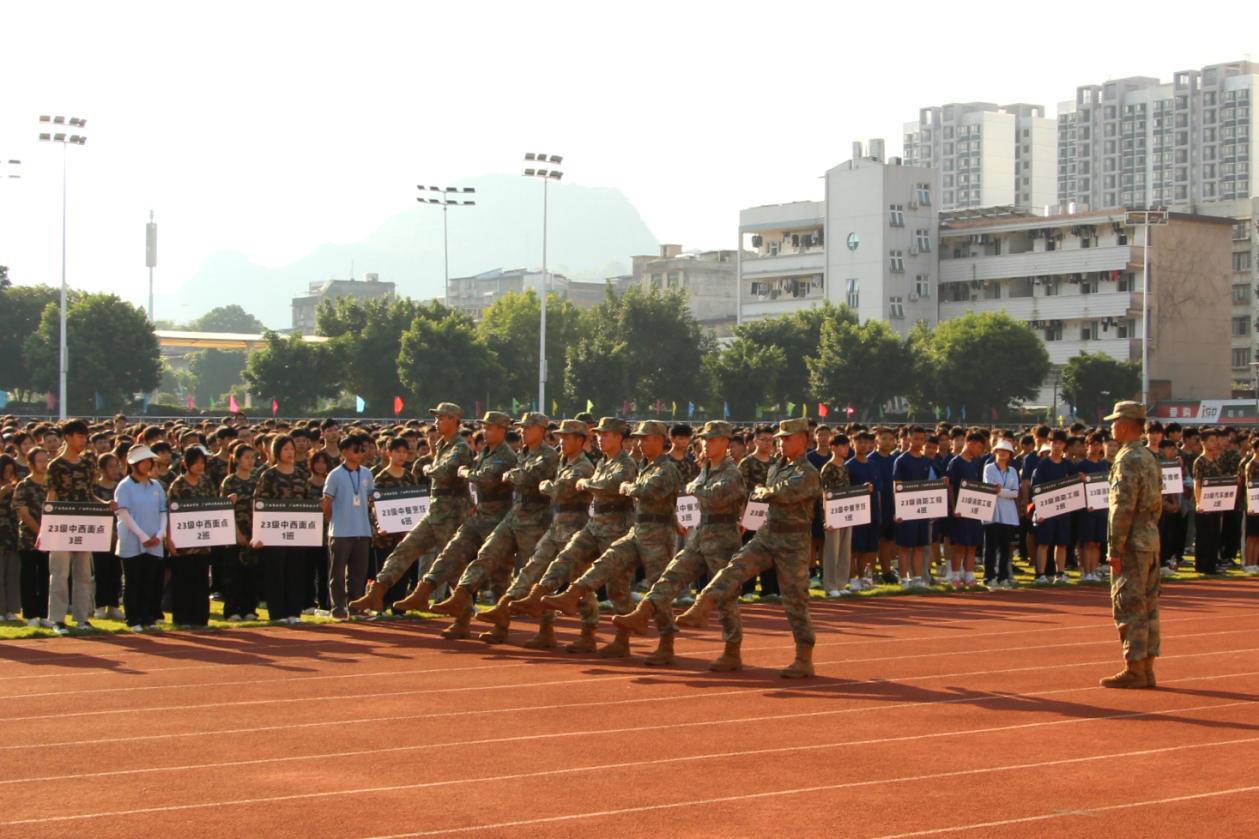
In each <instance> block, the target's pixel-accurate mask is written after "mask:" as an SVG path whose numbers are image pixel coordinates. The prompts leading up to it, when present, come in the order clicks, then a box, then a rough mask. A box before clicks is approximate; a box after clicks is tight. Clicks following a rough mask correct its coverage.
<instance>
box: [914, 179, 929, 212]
mask: <svg viewBox="0 0 1259 839" xmlns="http://www.w3.org/2000/svg"><path fill="white" fill-rule="evenodd" d="M914 199H915V200H916V201H917V202H918V203H919V204H921V205H922V206H924V207H930V206H931V185H930V184H917V185H915V187H914Z"/></svg>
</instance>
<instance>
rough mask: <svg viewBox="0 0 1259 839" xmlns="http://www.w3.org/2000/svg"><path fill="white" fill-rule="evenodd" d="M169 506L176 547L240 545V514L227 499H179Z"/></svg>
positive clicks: (172, 538) (171, 537) (171, 533)
mask: <svg viewBox="0 0 1259 839" xmlns="http://www.w3.org/2000/svg"><path fill="white" fill-rule="evenodd" d="M168 507H169V516H170V519H169V521H170V539H171V542H173V543H174V544H175V547H176V548H208V547H213V546H215V545H235V544H236V512H235V510H234V509H233V507H232V502H231V501H228V500H227V499H226V498H182V499H175V500H172V501H171V502H170V503H169V505H168Z"/></svg>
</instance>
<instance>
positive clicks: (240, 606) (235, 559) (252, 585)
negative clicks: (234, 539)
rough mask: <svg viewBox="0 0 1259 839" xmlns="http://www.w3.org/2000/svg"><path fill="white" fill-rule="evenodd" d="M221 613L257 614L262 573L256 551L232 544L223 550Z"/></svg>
mask: <svg viewBox="0 0 1259 839" xmlns="http://www.w3.org/2000/svg"><path fill="white" fill-rule="evenodd" d="M221 567H222V569H223V615H224V617H231V616H232V615H240V616H241V617H242V618H243V617H244V616H245V615H249V614H257V612H258V598H259V592H260V591H261V590H262V585H261V583H262V573H261V568H260V567H259V565H258V552H257V551H255V550H254V549H252V548H242V547H240V546H239V545H234V546H232V547H230V548H224V550H223V563H222V566H221Z"/></svg>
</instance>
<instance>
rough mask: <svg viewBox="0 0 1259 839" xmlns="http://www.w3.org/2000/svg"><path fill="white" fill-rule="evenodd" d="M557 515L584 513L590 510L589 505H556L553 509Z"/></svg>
mask: <svg viewBox="0 0 1259 839" xmlns="http://www.w3.org/2000/svg"><path fill="white" fill-rule="evenodd" d="M551 509H552V510H554V511H555V512H557V513H584V512H586V511H587V510H589V509H590V505H589V504H556V505H555V506H554V507H552V508H551Z"/></svg>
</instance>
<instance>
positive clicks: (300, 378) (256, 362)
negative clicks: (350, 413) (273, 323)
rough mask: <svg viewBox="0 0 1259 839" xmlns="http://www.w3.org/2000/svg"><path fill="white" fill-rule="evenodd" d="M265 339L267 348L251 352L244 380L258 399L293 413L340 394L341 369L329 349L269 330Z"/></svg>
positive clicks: (294, 336)
mask: <svg viewBox="0 0 1259 839" xmlns="http://www.w3.org/2000/svg"><path fill="white" fill-rule="evenodd" d="M263 337H264V339H265V340H266V346H264V347H263V348H262V349H259V350H255V351H254V352H252V353H250V354H249V360H248V362H247V363H246V364H245V372H244V379H245V382H246V383H247V384H248V385H249V386H250V388H251V389H252V390H253V393H254V395H255V396H258V397H261V398H262V399H264V400H271V399H274V400H275V401H276V402H278V403H279V406H280V410H281V411H283V412H285V413H287V414H294V413H302V412H305V411H309V410H311V409H312V408H314V407H315V406H316V405H317V404H318V402H319V400H320V399H324V398H331V397H333V396H336V395H337V394H338V393H340V392H341V379H340V367H339V366H338V364H337V363H336V359H335V358H333V357H332V356H330V355H329V354H328V349H327V347H325V346H323V345H320V344H311V343H308V342H306V341H303V340H302V336H300V335H289V336H288V337H287V338H286V337H284V336H281V335H280V334H279V333H277V332H270V331H268V332H266V333H264V334H263Z"/></svg>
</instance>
